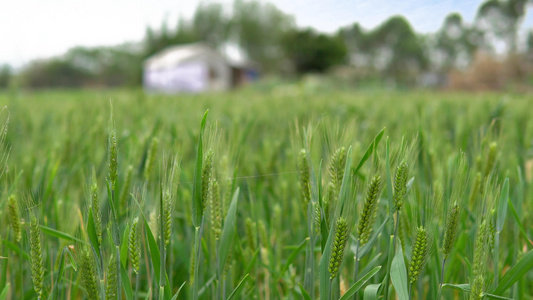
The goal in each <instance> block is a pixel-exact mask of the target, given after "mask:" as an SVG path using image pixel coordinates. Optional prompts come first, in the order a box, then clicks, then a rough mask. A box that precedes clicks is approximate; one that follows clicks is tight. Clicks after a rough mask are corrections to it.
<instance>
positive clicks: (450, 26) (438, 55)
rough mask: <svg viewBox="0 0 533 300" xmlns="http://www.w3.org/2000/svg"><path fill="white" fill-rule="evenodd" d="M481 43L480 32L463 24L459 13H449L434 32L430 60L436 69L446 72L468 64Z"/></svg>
mask: <svg viewBox="0 0 533 300" xmlns="http://www.w3.org/2000/svg"><path fill="white" fill-rule="evenodd" d="M482 45H483V36H482V32H480V31H479V30H478V29H477V28H475V27H471V26H468V25H467V24H465V23H464V22H463V18H462V16H461V15H460V14H458V13H451V14H449V15H448V16H447V17H446V19H445V20H444V23H443V24H442V26H441V28H440V29H439V31H438V32H437V33H436V34H435V41H434V49H432V50H433V51H431V53H432V54H433V55H432V57H431V60H432V63H433V65H434V67H435V68H436V69H438V70H441V71H444V72H447V71H449V70H451V69H453V68H456V67H464V66H466V65H468V64H470V62H472V59H473V57H474V54H475V52H476V51H477V50H478V48H479V47H481V46H482Z"/></svg>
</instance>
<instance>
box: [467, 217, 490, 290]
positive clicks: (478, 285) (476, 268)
mask: <svg viewBox="0 0 533 300" xmlns="http://www.w3.org/2000/svg"><path fill="white" fill-rule="evenodd" d="M486 255H487V222H486V220H485V219H484V220H483V221H482V222H481V224H480V225H479V227H478V232H477V236H476V240H475V242H474V259H473V262H472V278H473V279H472V284H471V289H470V299H472V300H479V299H482V297H483V286H484V275H485V274H484V271H485V264H486Z"/></svg>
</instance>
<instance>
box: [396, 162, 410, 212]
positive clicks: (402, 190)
mask: <svg viewBox="0 0 533 300" xmlns="http://www.w3.org/2000/svg"><path fill="white" fill-rule="evenodd" d="M407 172H408V166H407V163H406V162H401V163H400V165H398V167H396V176H395V177H394V196H393V202H394V208H395V209H396V210H400V208H402V206H403V202H404V199H405V195H406V194H407V176H408V174H407Z"/></svg>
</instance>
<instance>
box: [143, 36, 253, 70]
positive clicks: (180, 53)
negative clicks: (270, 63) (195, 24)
mask: <svg viewBox="0 0 533 300" xmlns="http://www.w3.org/2000/svg"><path fill="white" fill-rule="evenodd" d="M194 60H209V61H217V62H224V63H226V64H227V65H228V66H231V67H235V68H257V64H255V63H253V62H251V61H247V60H245V59H242V58H230V57H227V55H222V54H220V53H219V52H218V51H216V50H215V49H213V48H212V47H210V46H209V45H207V44H205V43H201V42H200V43H193V44H185V45H176V46H170V47H167V48H165V49H163V50H161V51H159V52H158V53H156V54H154V55H152V56H150V57H148V58H147V59H146V60H145V61H144V68H145V69H150V70H164V69H169V68H172V67H174V66H177V65H180V64H183V63H186V62H189V61H194Z"/></svg>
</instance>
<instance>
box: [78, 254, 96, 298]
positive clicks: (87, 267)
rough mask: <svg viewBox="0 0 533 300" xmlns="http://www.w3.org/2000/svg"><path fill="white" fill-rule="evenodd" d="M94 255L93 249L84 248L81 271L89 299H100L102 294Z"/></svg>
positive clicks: (82, 281)
mask: <svg viewBox="0 0 533 300" xmlns="http://www.w3.org/2000/svg"><path fill="white" fill-rule="evenodd" d="M95 264H96V262H95V260H94V256H93V255H92V252H91V250H89V248H88V247H86V248H84V249H83V250H82V252H81V261H80V266H79V268H80V273H81V283H82V285H83V288H84V289H85V293H86V294H87V298H89V299H91V300H92V299H96V300H98V299H100V294H99V293H98V283H97V279H96V267H95Z"/></svg>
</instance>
